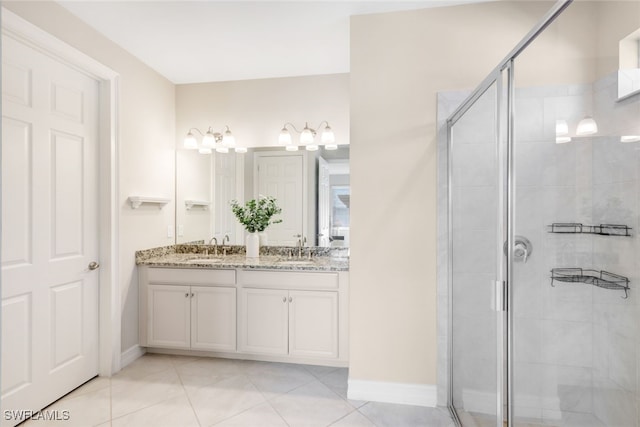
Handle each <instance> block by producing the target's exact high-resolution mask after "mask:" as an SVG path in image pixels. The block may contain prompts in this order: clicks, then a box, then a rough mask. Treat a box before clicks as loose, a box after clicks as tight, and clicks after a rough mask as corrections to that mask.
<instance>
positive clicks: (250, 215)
mask: <svg viewBox="0 0 640 427" xmlns="http://www.w3.org/2000/svg"><path fill="white" fill-rule="evenodd" d="M230 204H231V210H232V211H233V213H234V215H235V216H236V218H238V221H239V222H240V224H242V225H243V226H244V228H245V229H246V230H247V231H248V232H249V233H255V232H261V231H264V230H265V229H266V228H267V227H268V226H269V225H271V224H278V223H280V222H282V220H281V219H272V218H273V216H274V215H278V214H279V213H281V212H282V208H280V207H278V205H277V204H276V199H275V197H271V196H266V197H264V196H260V198H259V199H258V200H255V199H252V200H249V201H247V202H246V203H245V204H244V206H241V205H240V204H239V203H238V201H237V200H232V201H231V202H230Z"/></svg>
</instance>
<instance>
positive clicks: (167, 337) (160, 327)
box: [147, 285, 192, 348]
mask: <svg viewBox="0 0 640 427" xmlns="http://www.w3.org/2000/svg"><path fill="white" fill-rule="evenodd" d="M191 298H192V296H191V289H190V288H189V286H174V285H149V286H148V287H147V344H148V345H149V346H151V347H153V346H155V347H176V348H189V345H190V343H191V340H190V334H191V315H190V313H191Z"/></svg>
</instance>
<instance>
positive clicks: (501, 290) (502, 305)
mask: <svg viewBox="0 0 640 427" xmlns="http://www.w3.org/2000/svg"><path fill="white" fill-rule="evenodd" d="M494 283H495V296H496V301H495V302H496V306H495V309H496V311H498V312H500V311H507V307H506V301H507V299H506V298H505V295H506V291H507V289H506V288H507V282H504V281H502V280H496V281H495V282H494Z"/></svg>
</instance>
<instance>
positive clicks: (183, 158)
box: [176, 145, 350, 246]
mask: <svg viewBox="0 0 640 427" xmlns="http://www.w3.org/2000/svg"><path fill="white" fill-rule="evenodd" d="M176 163H177V164H176V181H177V182H176V192H177V194H176V227H177V233H176V243H187V242H198V241H204V242H205V243H209V241H211V240H212V238H214V237H215V238H216V240H217V241H218V242H221V241H222V239H223V238H224V236H225V235H226V236H229V241H230V243H231V244H236V245H243V244H244V237H245V231H244V229H243V228H242V226H240V224H239V223H238V221H237V220H236V218H235V216H234V215H233V213H232V212H231V207H230V206H229V202H230V201H231V200H238V201H239V202H241V203H244V201H246V200H249V199H252V198H258V197H259V196H260V195H264V196H268V195H270V196H274V197H276V199H277V201H278V205H279V206H280V207H281V208H283V213H282V215H281V218H282V219H283V222H282V223H281V224H275V225H271V226H270V227H269V228H268V229H267V230H266V234H267V245H278V246H280V245H296V243H297V240H298V239H299V238H300V237H298V236H303V237H306V244H307V245H309V246H348V244H349V195H350V183H349V146H348V145H342V146H339V148H338V149H337V150H324V148H321V149H320V150H318V151H315V152H310V151H304V150H300V151H297V152H287V151H285V150H283V149H282V148H281V147H279V148H273V147H269V148H266V147H264V148H250V149H249V150H248V152H247V153H245V154H238V153H233V152H230V153H226V154H221V153H213V154H209V155H203V154H199V153H198V152H197V151H195V150H185V149H182V148H178V149H177V152H176ZM193 202H196V203H193Z"/></svg>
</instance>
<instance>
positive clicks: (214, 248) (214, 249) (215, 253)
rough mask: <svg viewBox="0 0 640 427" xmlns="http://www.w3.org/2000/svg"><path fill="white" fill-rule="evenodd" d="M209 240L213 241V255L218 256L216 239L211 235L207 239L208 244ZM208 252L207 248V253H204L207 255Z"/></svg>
mask: <svg viewBox="0 0 640 427" xmlns="http://www.w3.org/2000/svg"><path fill="white" fill-rule="evenodd" d="M211 242H214V246H213V255H215V256H218V239H216V238H215V237H212V238H211V239H210V240H209V245H211ZM208 252H209V250H208V249H207V254H206V255H209V253H208Z"/></svg>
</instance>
